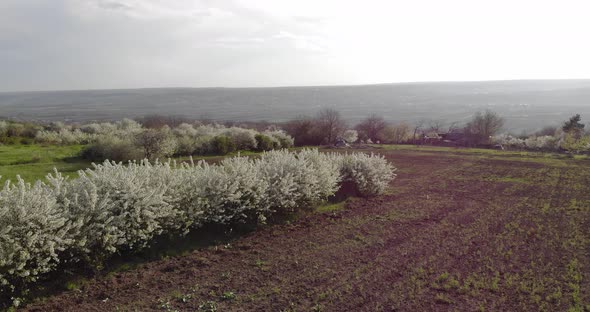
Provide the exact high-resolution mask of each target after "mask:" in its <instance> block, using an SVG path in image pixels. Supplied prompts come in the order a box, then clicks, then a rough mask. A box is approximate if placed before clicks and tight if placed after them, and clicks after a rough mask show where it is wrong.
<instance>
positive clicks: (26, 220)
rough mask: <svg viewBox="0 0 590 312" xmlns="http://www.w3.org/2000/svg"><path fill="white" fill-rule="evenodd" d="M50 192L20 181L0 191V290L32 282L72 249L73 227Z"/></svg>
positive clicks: (49, 189) (7, 184) (6, 185)
mask: <svg viewBox="0 0 590 312" xmlns="http://www.w3.org/2000/svg"><path fill="white" fill-rule="evenodd" d="M53 192H54V190H53V189H52V188H49V187H47V186H46V185H44V184H43V183H41V182H37V183H35V184H33V185H31V184H28V183H25V182H24V181H23V180H22V179H20V177H19V178H18V181H17V183H16V184H11V183H10V181H7V182H6V184H5V185H4V188H3V189H2V190H1V191H0V290H3V291H9V292H10V291H13V290H15V287H22V286H23V284H25V283H30V282H34V281H36V280H37V278H38V277H39V276H40V275H42V274H44V273H47V272H49V271H51V270H53V269H54V268H55V267H56V265H57V264H58V263H59V257H58V256H59V253H60V252H62V251H64V250H65V249H66V248H68V247H69V246H70V245H72V243H73V240H72V236H71V233H70V231H71V230H73V229H74V227H73V226H72V222H71V220H70V219H69V217H68V215H67V213H65V212H64V211H63V209H62V207H61V206H60V205H59V203H58V202H57V198H56V196H55V194H54V193H53ZM1 297H2V296H0V298H1Z"/></svg>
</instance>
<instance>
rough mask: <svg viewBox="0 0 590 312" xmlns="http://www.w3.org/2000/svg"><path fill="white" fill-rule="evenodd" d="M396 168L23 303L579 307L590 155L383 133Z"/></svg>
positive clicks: (589, 281)
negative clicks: (215, 237)
mask: <svg viewBox="0 0 590 312" xmlns="http://www.w3.org/2000/svg"><path fill="white" fill-rule="evenodd" d="M373 151H377V152H380V153H382V154H384V155H385V156H386V157H387V159H388V160H389V161H390V162H392V163H393V164H394V165H395V166H396V167H397V168H398V171H397V174H398V177H397V179H396V180H394V181H393V183H392V184H391V189H390V190H389V191H388V192H387V193H386V194H385V195H380V196H377V197H372V198H368V199H363V198H351V199H349V200H347V201H346V202H344V203H343V204H336V205H331V206H324V207H321V208H320V209H318V211H317V212H316V213H310V214H306V215H303V216H301V217H300V218H299V219H298V220H294V221H292V222H287V223H285V224H279V225H273V226H267V227H264V228H262V229H260V230H257V231H255V232H251V233H249V234H247V235H245V236H243V237H240V238H237V239H235V240H232V241H224V242H220V243H213V244H210V245H209V246H207V247H204V248H199V249H195V250H192V251H188V252H185V253H183V254H182V255H177V256H174V257H170V258H163V259H160V260H156V261H150V262H144V263H142V264H140V265H138V266H132V267H130V268H129V269H128V270H118V271H116V272H110V273H105V274H101V275H99V276H95V277H89V278H87V279H83V280H80V281H77V282H76V284H75V285H74V287H72V285H71V284H69V285H68V286H67V287H66V285H64V289H65V288H69V289H73V290H70V291H64V292H63V293H57V294H55V295H53V296H49V297H47V298H44V299H40V300H38V302H36V303H34V304H31V305H29V306H28V307H26V309H29V310H31V311H64V310H67V311H80V310H84V311H106V310H109V311H110V310H116V309H119V310H123V311H133V310H137V311H146V310H154V311H158V310H159V311H166V310H168V311H174V310H179V311H194V310H202V311H212V310H215V309H216V310H217V311H228V310H229V311H233V310H236V311H310V310H312V309H313V310H315V311H420V310H428V311H432V310H439V311H440V310H443V311H446V310H450V311H453V310H461V311H474V310H475V311H477V310H480V311H487V310H493V311H530V310H542V311H568V310H569V311H585V310H588V309H590V278H589V276H590V231H588V228H589V226H590V192H588V185H589V183H590V170H588V169H589V168H590V161H588V160H586V159H574V158H567V157H563V156H553V155H544V154H535V153H530V154H520V153H515V152H500V151H488V150H470V149H441V148H410V147H396V146H391V147H386V148H382V149H376V150H373Z"/></svg>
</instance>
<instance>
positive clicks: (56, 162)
mask: <svg viewBox="0 0 590 312" xmlns="http://www.w3.org/2000/svg"><path fill="white" fill-rule="evenodd" d="M81 149H82V146H81V145H71V146H42V145H0V176H2V178H0V181H1V182H2V183H3V182H4V181H5V180H6V179H10V180H11V181H15V180H16V176H17V175H20V176H21V178H23V179H24V180H25V181H27V182H34V181H35V180H37V179H43V178H44V177H45V176H46V175H47V174H48V173H50V172H52V171H53V168H57V169H58V170H59V171H61V172H62V173H64V174H66V175H76V171H78V170H80V169H84V168H87V167H89V166H90V162H88V161H85V160H83V159H81V158H79V157H78V154H79V152H80V150H81Z"/></svg>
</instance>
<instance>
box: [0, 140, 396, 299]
mask: <svg viewBox="0 0 590 312" xmlns="http://www.w3.org/2000/svg"><path fill="white" fill-rule="evenodd" d="M394 171H395V168H394V167H393V166H392V165H391V164H389V163H388V162H387V161H386V160H385V159H384V158H383V157H380V156H375V155H368V154H364V153H354V154H346V155H343V154H325V153H320V152H318V151H317V150H302V151H300V152H289V151H287V150H280V151H270V152H265V153H263V154H262V155H261V156H260V157H259V158H256V159H250V158H247V157H235V158H228V159H226V160H224V161H222V162H221V163H220V164H218V165H209V164H207V163H205V162H199V163H196V164H194V163H191V164H181V165H176V164H175V163H171V162H166V163H160V162H155V163H150V162H148V161H147V160H145V161H141V162H130V163H129V164H127V165H124V164H122V163H115V162H109V161H106V162H104V163H102V164H99V165H95V166H94V168H93V169H87V170H84V171H80V172H79V178H76V179H71V180H69V179H67V178H65V177H63V176H62V175H61V174H60V173H59V172H57V171H56V172H55V173H54V174H50V175H48V177H47V181H48V182H42V181H37V182H36V183H34V184H29V183H25V182H24V181H23V180H21V179H20V178H19V179H18V181H17V182H16V183H15V184H12V183H10V181H7V182H6V184H5V185H4V187H3V188H2V189H1V190H0V302H2V301H1V300H5V301H4V302H6V300H9V299H10V297H12V301H13V303H15V304H18V298H17V297H18V295H19V294H22V293H23V291H25V290H26V289H27V288H28V287H29V286H30V285H31V284H33V283H34V282H36V281H38V280H39V279H42V278H43V277H44V276H47V274H48V273H49V272H52V271H55V270H56V269H58V268H60V269H64V268H65V269H67V268H68V267H69V266H71V265H73V264H74V263H78V264H80V263H82V264H85V265H91V266H99V267H100V264H101V263H102V262H103V261H105V260H106V259H108V258H109V257H111V256H112V255H113V254H117V253H121V252H131V251H138V250H141V249H143V248H145V247H147V246H149V245H150V243H151V242H153V240H154V238H156V237H157V236H161V235H168V236H181V235H184V234H186V233H187V232H188V231H190V230H193V229H196V228H199V227H202V226H203V225H204V224H219V225H225V226H231V225H232V224H237V223H250V224H259V223H264V222H265V220H267V218H269V217H270V216H273V215H276V214H285V213H292V212H296V211H297V210H299V209H303V208H306V207H312V206H313V205H315V204H317V203H320V202H322V201H324V200H326V199H327V198H328V197H330V196H332V195H334V194H335V192H336V191H337V190H338V189H339V187H340V185H341V183H342V182H344V181H349V182H351V183H354V184H355V185H356V187H357V189H358V191H359V192H360V194H362V195H364V196H370V195H375V194H380V193H383V192H384V191H385V190H386V188H387V187H388V185H389V183H390V182H391V180H392V179H394V178H395V173H394ZM0 307H1V304H0Z"/></svg>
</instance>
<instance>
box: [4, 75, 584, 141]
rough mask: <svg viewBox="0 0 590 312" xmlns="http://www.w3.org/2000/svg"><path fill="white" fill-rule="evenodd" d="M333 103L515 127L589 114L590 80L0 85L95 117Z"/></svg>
mask: <svg viewBox="0 0 590 312" xmlns="http://www.w3.org/2000/svg"><path fill="white" fill-rule="evenodd" d="M322 107H333V108H336V109H337V110H339V111H340V112H341V113H342V115H343V117H344V118H345V119H346V120H348V121H350V122H351V123H354V122H357V121H359V120H360V119H362V118H364V117H365V116H367V115H370V114H373V113H375V114H378V115H380V116H383V117H384V118H385V119H387V120H389V121H392V122H400V121H407V122H415V121H417V120H442V121H447V122H453V121H459V122H462V121H465V120H467V119H468V118H469V117H470V116H471V115H472V114H473V113H474V112H475V111H478V110H483V109H486V108H490V109H493V110H494V111H496V112H498V113H499V114H501V115H503V116H504V117H505V118H506V120H507V124H506V128H507V130H511V131H515V132H516V131H522V130H525V129H529V130H533V129H538V128H540V127H542V126H544V125H551V124H552V125H557V124H559V123H561V122H562V121H563V120H565V119H566V118H568V117H569V116H571V115H572V114H575V113H579V114H582V117H583V118H584V117H586V118H588V120H590V80H512V81H483V82H418V83H394V84H378V85H358V86H315V87H314V86H310V87H273V88H159V89H158V88H155V89H121V90H80V91H39V92H4V93H0V116H3V117H10V118H18V119H41V120H52V121H56V120H66V121H92V120H113V119H121V118H124V117H130V118H133V117H140V116H144V115H148V114H163V115H178V116H186V117H194V118H201V117H206V118H209V119H214V120H234V121H259V120H267V121H276V122H280V121H286V120H290V119H292V118H295V117H297V116H298V115H313V114H315V112H317V111H318V110H319V109H321V108H322Z"/></svg>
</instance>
